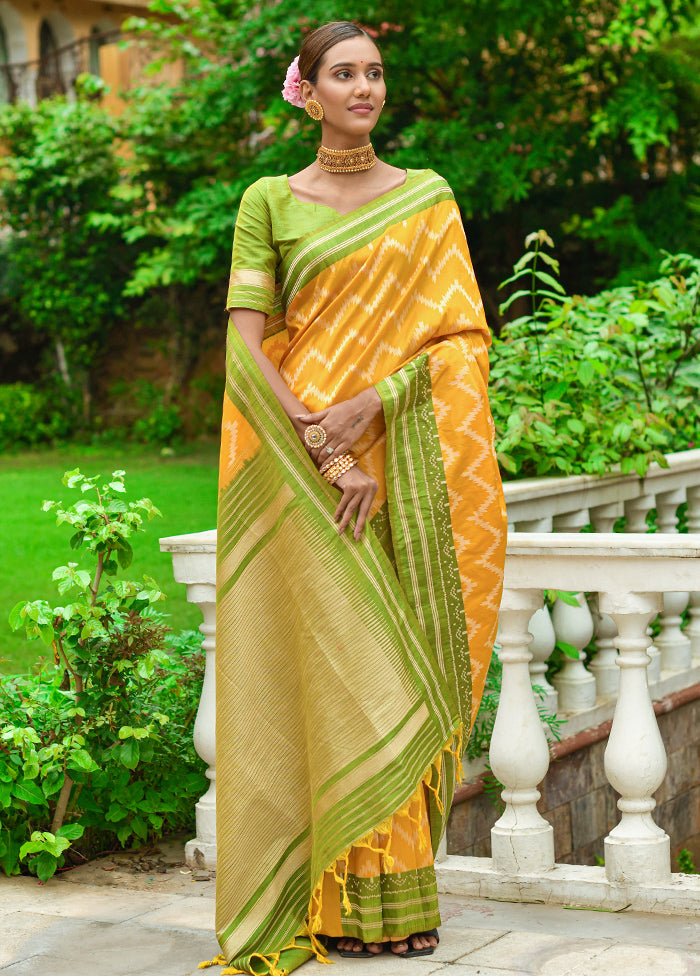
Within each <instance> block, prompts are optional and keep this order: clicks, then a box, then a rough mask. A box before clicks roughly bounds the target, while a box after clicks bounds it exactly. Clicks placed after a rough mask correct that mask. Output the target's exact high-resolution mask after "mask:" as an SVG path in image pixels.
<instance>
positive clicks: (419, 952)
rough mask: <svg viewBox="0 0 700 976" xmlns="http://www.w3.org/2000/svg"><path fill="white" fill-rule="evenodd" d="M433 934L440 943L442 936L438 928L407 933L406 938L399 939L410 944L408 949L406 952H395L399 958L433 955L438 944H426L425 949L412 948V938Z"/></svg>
mask: <svg viewBox="0 0 700 976" xmlns="http://www.w3.org/2000/svg"><path fill="white" fill-rule="evenodd" d="M431 935H432V936H433V937H434V938H435V939H437V943H438V945H440V936H439V935H438V930H437V929H429V930H428V931H427V932H413V933H412V934H411V935H407V936H406V938H405V939H399V940H398V941H399V942H405V943H406V944H407V945H408V949H407V950H406V951H405V952H394V955H395V956H398V957H399V959H415V958H416V956H432V954H433V953H434V952H435V950H436V948H437V946H426V947H425V949H412V948H411V939H416V938H421V937H423V938H428V937H429V936H431ZM392 952H393V949H392Z"/></svg>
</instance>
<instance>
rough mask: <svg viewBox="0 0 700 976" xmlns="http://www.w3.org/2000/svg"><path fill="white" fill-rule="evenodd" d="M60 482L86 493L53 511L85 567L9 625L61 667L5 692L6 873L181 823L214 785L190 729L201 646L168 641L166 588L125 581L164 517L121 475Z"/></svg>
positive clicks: (2, 798) (2, 862) (0, 775)
mask: <svg viewBox="0 0 700 976" xmlns="http://www.w3.org/2000/svg"><path fill="white" fill-rule="evenodd" d="M63 480H64V483H65V484H66V485H67V486H68V487H70V488H73V489H78V490H79V491H80V492H81V495H82V497H81V498H80V499H79V500H78V501H77V502H75V503H74V504H73V505H71V506H69V507H63V506H62V505H61V504H57V503H56V502H45V503H44V510H45V511H49V510H55V511H56V515H57V521H58V524H62V523H67V524H69V525H71V526H72V527H73V529H74V534H73V536H72V538H71V540H70V545H71V548H72V549H74V550H76V551H78V550H83V552H85V553H86V555H87V556H88V557H89V560H90V569H89V571H88V570H87V569H85V568H81V567H80V565H79V564H78V563H73V562H71V563H68V564H67V565H65V566H59V567H58V568H57V569H55V570H54V573H53V579H54V580H55V581H57V583H58V589H59V593H60V595H61V596H62V597H63V598H64V602H63V604H62V605H60V606H51V605H50V604H49V603H47V602H46V601H43V600H36V601H27V602H22V603H19V604H17V606H15V608H14V609H13V610H12V612H11V614H10V623H11V625H12V627H13V628H14V629H15V630H19V629H23V630H24V631H25V633H26V635H27V637H28V638H29V639H32V638H39V639H41V640H42V641H43V642H44V643H45V644H46V645H47V646H51V647H52V648H53V651H54V662H55V664H54V667H53V668H51V667H50V668H48V669H47V670H46V671H43V672H40V673H39V674H37V675H35V676H32V677H28V678H27V677H14V678H8V679H5V680H4V681H3V682H2V684H0V713H1V714H2V716H3V724H2V727H1V728H0V810H2V829H1V830H0V867H2V869H3V870H4V871H5V873H6V874H13V873H17V872H18V871H19V870H20V867H21V866H25V868H26V869H28V870H29V871H31V872H32V873H35V874H37V875H38V877H39V878H41V879H42V880H45V879H46V878H48V877H50V876H51V875H52V874H53V873H54V871H55V870H56V869H57V868H58V867H60V866H61V865H62V864H63V863H64V860H65V858H66V856H68V855H69V853H71V852H72V851H75V850H76V845H75V843H74V842H75V841H78V840H81V846H80V849H79V853H78V856H82V857H85V856H88V855H90V854H94V853H95V852H97V851H99V850H104V849H108V848H109V847H111V846H113V844H114V842H115V839H116V840H117V841H119V843H121V844H122V845H124V844H126V843H127V842H129V841H131V840H134V839H139V840H142V841H145V840H147V839H148V838H149V837H152V836H159V835H160V834H162V832H163V830H164V829H165V828H166V826H167V828H168V829H174V828H178V827H182V826H184V825H186V824H187V823H189V822H190V821H191V819H192V815H193V807H194V802H195V800H196V798H197V797H198V796H199V795H200V794H201V793H202V792H203V791H204V788H205V779H204V776H203V774H202V772H201V764H200V763H199V761H198V760H197V758H196V756H195V753H194V749H193V745H192V733H191V727H192V724H193V721H194V716H195V712H196V707H197V702H198V699H199V685H200V683H201V677H202V668H203V665H202V658H201V654H200V652H199V647H198V645H199V638H198V637H197V636H196V635H194V634H190V635H185V636H184V637H180V638H179V639H175V640H173V639H172V638H171V639H170V644H169V645H168V640H167V637H166V634H167V627H166V626H164V624H163V621H162V617H161V616H160V615H159V614H157V613H156V612H155V610H154V606H155V605H156V604H157V603H158V602H159V601H160V600H162V599H163V595H162V593H161V592H160V590H159V589H158V586H157V584H156V583H155V582H154V581H153V580H152V579H149V578H144V581H143V582H137V581H133V580H118V579H116V576H117V572H118V567H119V566H121V567H122V568H126V567H127V566H128V565H129V564H130V562H131V559H132V555H133V553H132V548H131V541H130V540H131V537H132V536H133V534H134V533H135V532H137V531H138V530H139V529H140V528H141V526H142V524H143V522H144V520H145V519H147V518H149V519H150V518H152V517H154V516H156V515H158V514H159V513H158V511H157V510H156V509H155V508H154V506H153V505H152V503H151V502H150V500H149V499H147V498H142V499H139V500H138V501H129V502H127V501H126V500H125V499H124V498H123V497H120V496H123V494H124V493H125V487H124V472H121V471H117V472H114V473H113V474H112V476H111V480H110V481H109V482H108V483H107V484H102V485H100V484H99V483H98V478H87V477H85V476H84V475H82V474H81V473H80V472H79V471H78V470H75V471H69V472H67V473H66V475H65V476H64V479H63ZM88 495H89V498H88V497H86V496H88ZM69 849H70V850H69Z"/></svg>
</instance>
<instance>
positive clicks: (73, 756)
mask: <svg viewBox="0 0 700 976" xmlns="http://www.w3.org/2000/svg"><path fill="white" fill-rule="evenodd" d="M68 766H69V768H71V769H80V770H82V771H83V772H84V773H94V772H96V771H97V770H98V769H99V768H100V767H99V766H98V764H97V763H96V762H95V760H94V759H93V758H92V756H91V755H90V754H89V753H88V752H86V751H85V749H74V750H73V751H72V752H71V753H70V755H69V756H68Z"/></svg>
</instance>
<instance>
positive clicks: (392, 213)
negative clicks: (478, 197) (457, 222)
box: [282, 170, 454, 308]
mask: <svg viewBox="0 0 700 976" xmlns="http://www.w3.org/2000/svg"><path fill="white" fill-rule="evenodd" d="M379 199H380V201H381V202H377V204H376V206H374V207H372V209H371V210H369V211H368V212H366V211H365V208H364V207H363V208H360V209H361V210H362V211H363V212H362V213H359V214H358V213H357V211H353V213H352V214H349V215H347V216H346V217H343V218H342V219H341V220H339V221H337V222H334V223H333V224H332V225H331V226H330V227H328V226H326V227H324V228H323V230H322V231H319V232H317V233H315V234H312V235H310V236H307V237H305V238H303V239H302V240H301V241H300V242H299V244H298V246H297V247H296V248H294V250H293V251H292V253H291V255H290V256H289V258H288V259H287V260H286V261H285V263H284V265H283V266H282V295H283V300H284V305H285V307H286V308H289V306H290V305H291V303H292V301H293V300H294V297H295V296H296V294H297V293H298V292H299V290H300V289H301V288H303V287H304V285H306V284H308V282H309V281H311V280H312V279H313V278H315V277H316V275H317V274H319V272H321V271H323V270H324V268H327V267H329V266H330V265H331V264H333V263H334V262H335V261H338V260H339V259H340V258H343V257H347V256H348V255H349V254H352V253H353V252H354V251H357V250H358V249H359V248H361V247H365V246H366V245H367V244H369V243H371V242H372V241H373V240H374V239H375V238H377V237H378V236H379V235H380V234H383V233H384V232H385V231H386V230H387V228H389V227H391V226H392V224H396V223H398V221H400V220H405V219H406V218H407V217H410V216H412V215H413V214H416V213H419V212H420V211H421V210H426V209H427V208H428V207H432V206H434V205H435V204H436V203H439V202H440V201H441V200H454V196H453V194H452V190H451V189H450V187H449V185H448V184H447V182H446V181H445V180H444V179H443V178H442V176H438V174H437V173H433V172H431V171H427V175H426V171H423V170H418V171H417V172H416V173H415V174H414V173H411V174H410V175H409V177H407V179H406V183H404V184H403V186H401V187H398V188H397V190H395V191H392V192H391V195H390V199H387V194H384V195H383V196H382V197H380V198H379ZM368 206H370V205H369V204H368Z"/></svg>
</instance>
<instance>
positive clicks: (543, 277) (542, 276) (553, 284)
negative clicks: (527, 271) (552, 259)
mask: <svg viewBox="0 0 700 976" xmlns="http://www.w3.org/2000/svg"><path fill="white" fill-rule="evenodd" d="M533 274H534V275H535V277H536V278H538V279H539V280H540V281H543V282H544V283H545V285H549V287H550V288H553V289H554V290H555V291H556V292H558V293H559V294H560V295H565V294H566V292H565V291H564V289H563V288H562V286H561V285H560V284H559V282H558V281H557V279H556V278H553V277H552V275H551V274H548V273H547V272H546V271H534V272H533Z"/></svg>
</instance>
